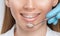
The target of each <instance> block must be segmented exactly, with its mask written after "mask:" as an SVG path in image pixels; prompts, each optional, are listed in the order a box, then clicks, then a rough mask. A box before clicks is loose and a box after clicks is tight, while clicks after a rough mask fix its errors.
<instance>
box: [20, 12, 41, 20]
mask: <svg viewBox="0 0 60 36" xmlns="http://www.w3.org/2000/svg"><path fill="white" fill-rule="evenodd" d="M40 14H41V13H20V15H21V16H22V17H23V19H25V20H26V21H34V20H36V19H37V17H38V16H39V15H40Z"/></svg>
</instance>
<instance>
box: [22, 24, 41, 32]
mask: <svg viewBox="0 0 60 36" xmlns="http://www.w3.org/2000/svg"><path fill="white" fill-rule="evenodd" d="M41 27H42V24H40V25H37V26H34V27H33V28H28V27H26V26H24V27H21V28H22V30H23V31H26V32H34V31H37V30H38V29H40V28H41Z"/></svg>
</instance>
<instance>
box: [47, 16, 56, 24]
mask: <svg viewBox="0 0 60 36" xmlns="http://www.w3.org/2000/svg"><path fill="white" fill-rule="evenodd" d="M55 21H56V18H55V17H53V18H51V19H49V20H48V24H51V23H53V22H55Z"/></svg>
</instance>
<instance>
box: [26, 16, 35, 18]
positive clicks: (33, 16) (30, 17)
mask: <svg viewBox="0 0 60 36" xmlns="http://www.w3.org/2000/svg"><path fill="white" fill-rule="evenodd" d="M25 17H26V18H33V17H34V16H25Z"/></svg>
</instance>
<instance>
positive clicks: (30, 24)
mask: <svg viewBox="0 0 60 36" xmlns="http://www.w3.org/2000/svg"><path fill="white" fill-rule="evenodd" d="M58 13H59V12H58ZM58 13H56V15H57V14H58ZM56 15H54V16H53V17H55V16H56ZM53 17H51V18H53ZM51 18H49V19H51ZM49 19H48V18H45V19H44V20H42V21H41V22H39V23H37V24H35V25H34V24H32V23H30V22H29V23H28V24H27V25H26V26H27V27H28V28H33V27H34V26H37V25H39V24H40V23H44V22H45V21H47V20H49Z"/></svg>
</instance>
